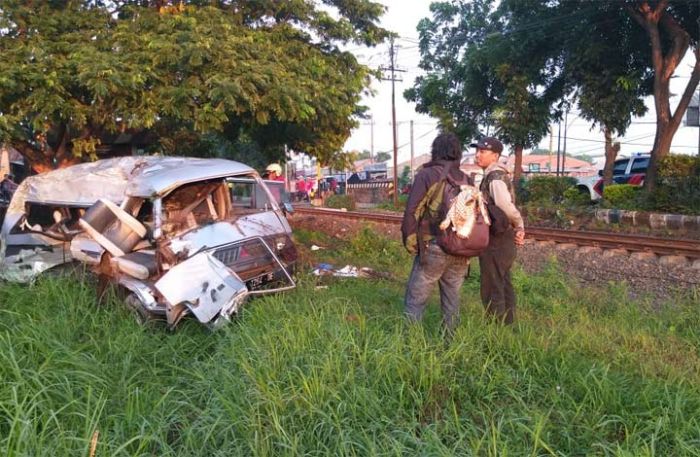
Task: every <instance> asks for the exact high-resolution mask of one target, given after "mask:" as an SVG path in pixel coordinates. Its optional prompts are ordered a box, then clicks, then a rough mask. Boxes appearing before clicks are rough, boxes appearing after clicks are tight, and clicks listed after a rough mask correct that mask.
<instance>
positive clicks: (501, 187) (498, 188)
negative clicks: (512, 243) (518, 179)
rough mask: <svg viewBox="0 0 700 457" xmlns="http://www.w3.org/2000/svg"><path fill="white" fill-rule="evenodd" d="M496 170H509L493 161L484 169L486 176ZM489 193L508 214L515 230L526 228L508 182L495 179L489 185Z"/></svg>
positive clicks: (506, 171)
mask: <svg viewBox="0 0 700 457" xmlns="http://www.w3.org/2000/svg"><path fill="white" fill-rule="evenodd" d="M494 170H501V171H504V172H505V173H508V170H506V169H505V168H504V167H503V166H502V165H500V164H499V163H492V164H491V165H489V166H488V167H487V168H486V170H484V178H485V177H486V176H487V175H488V174H489V173H490V172H492V171H494ZM489 194H490V195H491V198H493V201H494V203H495V204H496V206H498V207H499V208H501V209H502V210H503V212H504V213H505V214H506V216H508V220H509V221H510V225H511V226H513V228H514V229H515V230H525V224H524V223H523V217H522V216H521V215H520V211H518V208H516V207H515V196H514V195H513V194H511V193H510V191H509V190H508V186H507V185H506V183H505V182H503V181H501V180H500V179H494V180H493V181H491V184H490V185H489Z"/></svg>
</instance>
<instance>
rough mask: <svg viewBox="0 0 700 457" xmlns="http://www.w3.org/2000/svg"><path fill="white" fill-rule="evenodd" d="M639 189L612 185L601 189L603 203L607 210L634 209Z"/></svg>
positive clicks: (626, 185) (630, 186)
mask: <svg viewBox="0 0 700 457" xmlns="http://www.w3.org/2000/svg"><path fill="white" fill-rule="evenodd" d="M640 189H641V187H639V186H633V185H631V184H612V185H609V186H605V188H604V189H603V202H604V204H605V206H607V207H609V208H619V209H636V208H637V206H638V198H637V195H638V194H639V191H640Z"/></svg>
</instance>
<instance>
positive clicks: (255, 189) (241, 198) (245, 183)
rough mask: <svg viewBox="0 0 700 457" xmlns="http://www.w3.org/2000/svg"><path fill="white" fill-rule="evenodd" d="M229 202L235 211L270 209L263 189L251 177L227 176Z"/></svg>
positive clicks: (268, 200) (270, 206)
mask: <svg viewBox="0 0 700 457" xmlns="http://www.w3.org/2000/svg"><path fill="white" fill-rule="evenodd" d="M226 181H227V184H228V187H229V191H230V193H231V202H232V203H233V207H234V208H235V210H236V212H237V213H246V212H257V211H258V210H266V209H271V208H272V205H271V204H270V199H269V197H268V195H267V192H266V191H265V189H264V188H263V187H262V185H260V183H259V182H258V181H257V180H255V178H253V177H241V178H228V179H227V180H226Z"/></svg>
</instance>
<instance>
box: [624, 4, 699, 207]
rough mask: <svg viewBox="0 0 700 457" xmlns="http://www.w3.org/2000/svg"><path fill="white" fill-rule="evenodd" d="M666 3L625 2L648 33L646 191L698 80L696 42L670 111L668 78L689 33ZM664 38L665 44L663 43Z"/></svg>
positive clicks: (682, 50) (682, 54)
mask: <svg viewBox="0 0 700 457" xmlns="http://www.w3.org/2000/svg"><path fill="white" fill-rule="evenodd" d="M668 3H669V2H668V0H660V1H659V2H658V3H656V4H655V5H652V4H651V2H649V1H643V2H641V3H638V4H637V5H636V6H631V5H628V6H627V7H626V8H627V11H628V12H629V13H630V15H631V16H632V17H633V18H634V20H635V21H637V22H638V23H639V24H640V25H641V26H642V27H643V28H644V30H646V32H647V35H648V36H649V39H650V41H651V60H652V64H653V67H654V105H655V108H656V137H655V138H654V147H653V149H652V151H651V160H650V161H649V168H648V169H647V175H646V178H645V180H644V188H645V190H646V191H647V193H651V192H653V191H654V187H655V185H656V177H657V171H658V164H659V161H660V160H661V159H662V158H663V157H664V156H666V155H667V154H668V153H669V152H670V150H671V142H672V141H673V136H674V135H675V134H676V131H677V130H678V127H679V126H680V124H681V121H682V119H683V115H684V114H685V112H686V110H687V109H688V105H689V104H690V99H691V97H692V95H693V93H694V92H695V88H696V87H697V85H698V81H700V45H696V48H695V50H694V51H695V66H694V68H693V72H692V74H691V76H690V80H689V81H688V84H687V85H686V87H685V90H684V91H683V95H682V96H681V99H680V101H679V103H678V106H677V107H676V110H675V112H674V113H671V106H670V96H671V91H670V81H671V77H672V76H673V73H674V71H675V70H676V67H678V64H679V63H680V62H681V60H682V59H683V56H684V55H685V53H686V51H687V50H688V46H689V43H690V36H689V35H688V32H686V31H685V30H684V29H683V28H682V27H681V25H680V24H679V23H678V22H677V21H676V20H675V19H674V18H673V16H672V15H671V14H669V13H668V12H667V9H668ZM662 33H663V36H662ZM666 42H668V43H669V44H667V45H666V46H664V43H666ZM664 51H665V52H666V54H665V55H664Z"/></svg>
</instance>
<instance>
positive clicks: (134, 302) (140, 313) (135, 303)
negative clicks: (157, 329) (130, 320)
mask: <svg viewBox="0 0 700 457" xmlns="http://www.w3.org/2000/svg"><path fill="white" fill-rule="evenodd" d="M124 305H125V306H126V309H128V310H129V311H130V312H131V314H132V315H133V316H134V318H135V319H136V322H138V323H139V325H150V324H152V323H154V322H156V321H158V319H157V318H156V317H155V316H153V315H152V314H151V313H149V312H148V311H146V310H145V309H143V306H141V301H140V300H139V299H138V297H137V296H136V294H134V293H133V292H131V293H129V294H128V295H127V296H126V298H124Z"/></svg>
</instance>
